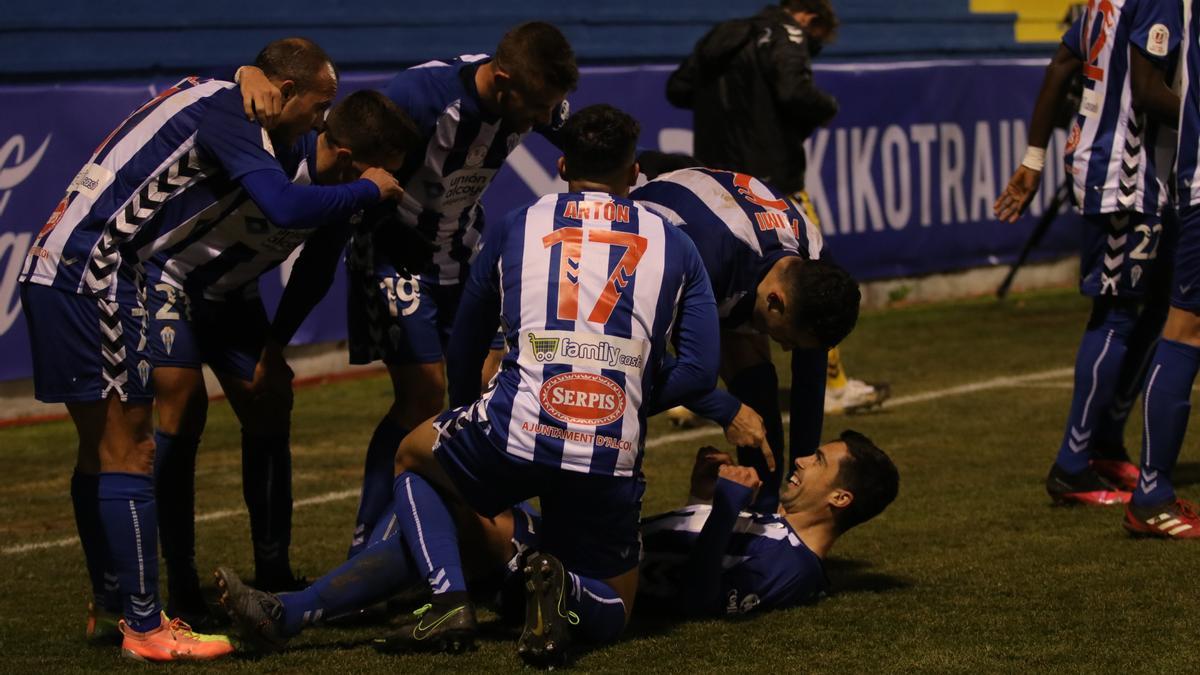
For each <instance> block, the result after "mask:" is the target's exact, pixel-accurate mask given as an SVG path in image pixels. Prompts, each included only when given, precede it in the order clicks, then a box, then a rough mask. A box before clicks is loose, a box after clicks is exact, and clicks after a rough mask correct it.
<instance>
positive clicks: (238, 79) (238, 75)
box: [233, 66, 246, 84]
mask: <svg viewBox="0 0 1200 675" xmlns="http://www.w3.org/2000/svg"><path fill="white" fill-rule="evenodd" d="M245 69H246V66H242V67H241V68H238V69H237V70H235V71H233V81H234V83H235V84H241V83H242V71H243V70H245Z"/></svg>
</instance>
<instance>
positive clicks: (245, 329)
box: [146, 283, 270, 381]
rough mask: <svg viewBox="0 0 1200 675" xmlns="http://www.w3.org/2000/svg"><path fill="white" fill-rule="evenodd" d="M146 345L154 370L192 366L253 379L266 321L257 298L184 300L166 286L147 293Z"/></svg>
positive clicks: (184, 295)
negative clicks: (148, 328)
mask: <svg viewBox="0 0 1200 675" xmlns="http://www.w3.org/2000/svg"><path fill="white" fill-rule="evenodd" d="M146 311H147V313H148V314H149V315H150V330H149V331H148V336H147V337H148V342H149V349H150V361H151V363H152V364H154V366H155V367H167V368H194V369H199V368H200V366H201V365H204V364H208V366H209V367H210V368H212V369H213V370H214V371H216V372H218V373H221V374H224V375H233V376H235V377H239V378H241V379H243V380H247V381H250V380H253V379H254V368H255V367H256V366H257V365H258V359H259V356H260V355H261V354H262V350H263V344H264V343H265V341H266V337H267V332H268V330H269V329H270V323H269V322H268V320H267V311H266V309H265V308H264V307H263V304H262V299H260V298H258V297H253V298H238V299H233V300H223V301H219V302H217V301H212V300H204V299H190V298H189V297H188V296H187V295H186V294H185V293H184V292H183V291H181V290H179V289H177V288H175V287H174V286H171V285H170V284H165V283H159V284H154V285H152V286H151V287H150V288H148V289H147V293H146Z"/></svg>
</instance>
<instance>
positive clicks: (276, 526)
mask: <svg viewBox="0 0 1200 675" xmlns="http://www.w3.org/2000/svg"><path fill="white" fill-rule="evenodd" d="M242 496H243V497H244V498H245V500H246V509H247V510H248V511H249V512H250V538H251V539H252V540H253V541H254V570H255V576H256V578H257V580H258V581H259V582H260V583H261V582H262V580H263V579H264V578H266V577H276V578H279V577H283V578H290V576H291V573H292V572H291V563H290V562H289V561H288V546H289V545H290V544H291V542H292V451H291V447H290V446H289V445H288V437H287V434H282V435H271V436H256V435H253V434H250V433H247V432H246V431H244V430H243V431H242Z"/></svg>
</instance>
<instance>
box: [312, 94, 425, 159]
mask: <svg viewBox="0 0 1200 675" xmlns="http://www.w3.org/2000/svg"><path fill="white" fill-rule="evenodd" d="M325 131H326V133H328V135H329V136H328V138H329V140H330V142H332V143H333V144H334V145H339V146H341V147H344V148H349V149H350V152H352V153H354V157H355V159H357V160H359V161H362V162H366V163H368V164H373V165H376V166H378V165H381V164H383V163H384V161H385V160H386V159H388V158H389V157H393V156H395V155H399V154H407V153H408V152H411V151H412V150H414V149H415V148H417V147H418V146H419V145H420V143H421V134H420V132H419V131H417V125H416V124H415V123H414V122H413V121H412V118H410V117H409V116H408V114H407V113H405V112H404V111H403V110H401V109H400V107H399V106H397V105H396V104H395V103H393V102H392V100H391V99H389V98H388V97H387V96H384V95H383V94H381V93H379V92H377V91H374V90H371V89H364V90H363V91H356V92H354V93H353V94H350V95H349V96H347V97H346V98H345V99H343V100H342V101H341V102H340V103H338V104H337V105H335V106H334V107H333V110H331V111H329V117H328V118H327V119H326V120H325Z"/></svg>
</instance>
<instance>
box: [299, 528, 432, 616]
mask: <svg viewBox="0 0 1200 675" xmlns="http://www.w3.org/2000/svg"><path fill="white" fill-rule="evenodd" d="M395 520H396V519H395V516H391V515H389V516H388V517H387V518H384V519H381V520H380V522H379V525H378V526H377V527H376V528H375V532H372V534H371V537H370V539H371V544H370V545H369V546H367V547H365V548H364V549H363V550H361V551H360V552H359V553H358V555H356V556H354V558H352V559H350V560H347V561H345V562H343V563H342V564H341V565H339V566H338V567H336V568H335V569H333V570H332V571H331V572H329V573H328V574H326V575H325V576H323V577H321V578H320V579H317V580H316V581H314V582H313V583H312V585H311V586H309V587H308V588H306V589H304V590H303V591H300V592H298V593H282V594H280V595H279V599H280V601H281V602H282V603H283V632H284V633H285V634H287V635H295V634H296V633H299V632H300V631H301V630H302V629H304V628H305V627H307V626H309V625H311V624H314V623H318V622H319V621H321V620H322V619H324V618H328V617H332V616H340V615H342V614H346V613H348V612H353V611H355V610H359V609H363V608H366V607H370V606H371V605H373V604H375V603H377V602H382V601H384V600H387V599H388V598H390V597H391V596H393V595H395V594H396V593H398V592H400V591H401V590H403V589H404V588H405V587H407V586H409V585H411V584H413V583H414V582H415V581H416V580H417V579H416V578H415V574H414V572H415V570H414V569H413V566H412V563H411V562H409V560H408V550H407V549H406V548H405V546H404V542H403V540H402V538H401V537H400V536H399V534H400V529H399V526H398V524H397V523H396V522H395Z"/></svg>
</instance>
